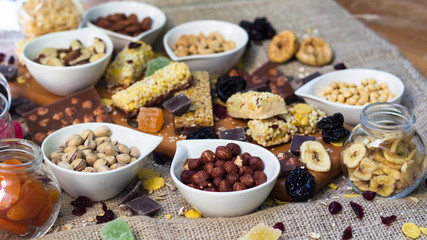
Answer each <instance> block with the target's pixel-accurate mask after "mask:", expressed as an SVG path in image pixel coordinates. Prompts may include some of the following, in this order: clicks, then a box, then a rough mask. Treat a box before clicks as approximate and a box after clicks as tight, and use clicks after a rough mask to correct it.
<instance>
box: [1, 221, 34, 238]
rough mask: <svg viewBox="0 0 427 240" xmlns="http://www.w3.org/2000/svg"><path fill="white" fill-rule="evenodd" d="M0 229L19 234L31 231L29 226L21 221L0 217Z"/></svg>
mask: <svg viewBox="0 0 427 240" xmlns="http://www.w3.org/2000/svg"><path fill="white" fill-rule="evenodd" d="M0 229H2V230H5V231H8V232H11V233H14V234H18V235H23V234H25V233H27V232H29V229H28V227H27V226H25V225H23V224H20V223H14V222H11V221H8V220H5V219H2V218H0Z"/></svg>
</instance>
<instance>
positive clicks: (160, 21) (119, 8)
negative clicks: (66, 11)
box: [83, 1, 166, 50]
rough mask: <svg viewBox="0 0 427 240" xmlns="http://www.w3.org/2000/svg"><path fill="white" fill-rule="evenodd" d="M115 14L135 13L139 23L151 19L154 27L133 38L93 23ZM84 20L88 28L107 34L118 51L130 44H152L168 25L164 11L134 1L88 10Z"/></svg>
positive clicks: (105, 4) (103, 5)
mask: <svg viewBox="0 0 427 240" xmlns="http://www.w3.org/2000/svg"><path fill="white" fill-rule="evenodd" d="M115 13H124V14H126V15H127V16H128V15H130V14H132V13H133V14H135V15H136V16H137V17H138V20H139V21H141V20H142V19H144V18H145V17H150V18H151V19H152V20H153V25H152V26H151V29H149V30H147V31H145V32H142V33H141V34H139V35H138V36H135V37H131V36H127V35H124V34H120V33H116V32H113V31H110V30H107V29H104V28H101V27H98V26H96V25H95V24H93V23H92V21H95V20H96V19H97V18H98V17H106V16H108V15H110V14H115ZM83 18H84V21H85V23H86V24H87V26H88V27H90V28H94V29H97V30H100V31H103V32H104V33H106V34H107V35H108V36H109V37H110V38H111V40H112V41H113V44H114V48H115V49H118V50H121V49H123V48H124V47H125V46H126V45H127V44H128V43H130V42H136V41H139V40H140V41H143V42H145V43H147V44H152V43H153V42H154V41H155V40H156V39H157V37H158V36H159V34H160V32H161V30H162V28H163V26H164V25H165V23H166V15H165V14H164V12H163V11H162V10H160V9H159V8H157V7H155V6H153V5H149V4H146V3H142V2H133V1H108V2H105V3H101V4H97V5H95V6H93V7H91V8H90V9H88V10H87V11H86V12H85V13H84V15H83Z"/></svg>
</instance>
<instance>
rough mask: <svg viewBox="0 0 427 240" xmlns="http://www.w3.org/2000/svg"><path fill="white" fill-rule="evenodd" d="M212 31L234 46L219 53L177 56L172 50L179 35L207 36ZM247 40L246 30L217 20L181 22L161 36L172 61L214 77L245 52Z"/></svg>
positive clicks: (235, 61)
mask: <svg viewBox="0 0 427 240" xmlns="http://www.w3.org/2000/svg"><path fill="white" fill-rule="evenodd" d="M212 32H219V33H220V34H221V35H222V36H223V37H224V40H232V41H234V43H235V44H236V48H234V49H231V50H229V51H226V52H221V53H214V54H205V55H189V56H185V57H177V56H176V55H175V53H174V52H173V50H172V47H173V45H174V44H175V43H176V41H177V40H178V38H179V37H180V36H181V35H188V34H194V35H198V34H199V33H203V34H204V35H205V36H207V35H209V33H212ZM248 40H249V36H248V34H247V32H246V31H245V30H244V29H243V28H241V27H240V26H238V25H236V24H233V23H229V22H224V21H218V20H200V21H193V22H187V23H183V24H180V25H178V26H176V27H174V28H172V29H170V30H169V31H168V32H167V33H166V35H165V36H164V37H163V45H164V47H165V50H166V53H167V54H168V56H169V57H170V58H171V59H172V60H173V61H178V62H185V63H186V64H187V65H188V67H189V68H190V70H191V71H198V70H201V71H208V72H209V74H211V76H213V77H216V76H220V75H222V74H225V73H226V72H228V71H229V70H230V69H231V68H232V67H234V66H235V65H236V64H237V62H238V61H239V60H240V58H241V57H242V55H243V53H244V52H245V49H246V45H247V43H248Z"/></svg>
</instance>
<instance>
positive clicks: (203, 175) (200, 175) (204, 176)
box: [191, 170, 209, 185]
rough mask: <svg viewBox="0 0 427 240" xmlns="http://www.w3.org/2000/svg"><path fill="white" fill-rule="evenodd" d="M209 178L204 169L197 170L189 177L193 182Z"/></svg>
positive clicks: (196, 182) (197, 182)
mask: <svg viewBox="0 0 427 240" xmlns="http://www.w3.org/2000/svg"><path fill="white" fill-rule="evenodd" d="M208 179H209V175H208V174H207V173H206V172H205V171H202V170H200V171H198V172H196V173H195V174H194V175H193V176H192V177H191V182H192V183H194V184H196V185H197V184H199V183H201V182H204V181H206V180H208Z"/></svg>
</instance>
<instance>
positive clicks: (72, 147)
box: [64, 146, 76, 153]
mask: <svg viewBox="0 0 427 240" xmlns="http://www.w3.org/2000/svg"><path fill="white" fill-rule="evenodd" d="M75 148H76V146H68V147H65V148H64V153H68V152H70V151H72V150H74V149H75Z"/></svg>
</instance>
